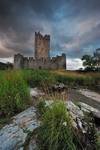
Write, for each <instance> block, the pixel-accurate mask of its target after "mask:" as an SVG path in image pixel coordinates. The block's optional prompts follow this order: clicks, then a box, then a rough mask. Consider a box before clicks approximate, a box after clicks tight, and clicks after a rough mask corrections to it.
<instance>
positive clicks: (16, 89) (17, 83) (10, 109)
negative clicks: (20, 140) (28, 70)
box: [0, 71, 30, 116]
mask: <svg viewBox="0 0 100 150" xmlns="http://www.w3.org/2000/svg"><path fill="white" fill-rule="evenodd" d="M29 99H30V95H29V89H28V87H27V84H26V83H25V81H24V80H23V78H22V77H21V73H20V72H13V71H12V72H11V71H10V72H9V71H7V72H6V73H5V74H4V76H2V78H0V110H1V112H2V114H4V115H6V116H11V115H14V114H15V113H17V112H20V111H22V110H23V109H25V108H26V107H27V105H28V104H29Z"/></svg>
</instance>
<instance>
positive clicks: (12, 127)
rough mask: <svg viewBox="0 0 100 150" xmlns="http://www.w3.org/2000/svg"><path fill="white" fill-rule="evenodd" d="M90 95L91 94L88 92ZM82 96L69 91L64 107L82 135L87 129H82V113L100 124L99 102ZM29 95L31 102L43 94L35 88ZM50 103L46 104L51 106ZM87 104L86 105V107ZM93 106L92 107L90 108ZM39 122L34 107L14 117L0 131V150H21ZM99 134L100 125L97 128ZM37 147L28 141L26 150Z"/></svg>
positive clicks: (32, 141) (33, 141) (79, 93)
mask: <svg viewBox="0 0 100 150" xmlns="http://www.w3.org/2000/svg"><path fill="white" fill-rule="evenodd" d="M90 93H91V92H90ZM90 93H89V96H88V95H86V94H84V92H82V91H79V90H77V89H71V90H69V91H68V100H67V101H66V103H65V104H66V107H67V109H68V110H69V111H70V112H71V114H72V117H73V126H74V127H75V128H77V129H80V130H81V132H82V133H83V134H84V133H86V132H87V131H86V130H87V129H86V126H85V127H84V128H83V123H82V119H83V118H84V113H83V112H92V113H93V115H94V119H95V120H96V121H97V122H99V123H100V111H99V110H100V102H99V100H98V99H97V100H96V98H95V100H94V98H93V97H92V96H93V95H92V94H93V93H92V94H91V96H90ZM30 94H31V96H32V98H33V100H34V99H35V98H37V97H39V96H41V95H43V93H42V92H41V91H40V90H38V89H37V88H35V89H31V90H30ZM73 102H75V103H76V102H79V105H80V106H81V108H80V107H79V106H77V105H75V104H74V103H73ZM51 103H52V102H50V103H48V102H47V104H49V105H51ZM87 104H88V105H87ZM91 106H93V107H91ZM39 124H40V122H39V121H38V119H37V115H36V108H35V107H34V106H32V107H30V108H28V109H27V110H25V111H23V112H22V113H20V114H18V115H16V116H14V117H13V118H12V122H11V123H10V124H8V125H6V126H4V127H3V128H2V129H1V130H0V150H23V149H24V148H25V147H24V145H25V143H26V140H27V138H28V136H29V135H30V134H31V133H32V132H33V131H34V130H35V129H36V128H37V127H39ZM97 129H98V131H99V132H100V124H98V127H97ZM36 149H37V146H36V143H35V140H33V138H32V140H30V141H29V145H28V147H27V150H36Z"/></svg>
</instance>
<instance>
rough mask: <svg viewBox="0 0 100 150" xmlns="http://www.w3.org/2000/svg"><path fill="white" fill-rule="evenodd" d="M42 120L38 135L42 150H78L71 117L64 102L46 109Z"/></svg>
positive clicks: (55, 103) (56, 103)
mask: <svg viewBox="0 0 100 150" xmlns="http://www.w3.org/2000/svg"><path fill="white" fill-rule="evenodd" d="M41 106H43V104H42V105H41ZM42 110H43V109H42ZM41 119H42V123H41V127H40V128H39V129H38V135H37V137H38V143H39V149H40V150H47V149H48V150H61V149H63V150H76V146H75V144H74V135H73V132H72V121H71V117H70V114H69V113H68V111H67V109H66V107H65V105H64V103H63V102H62V101H56V102H54V103H53V104H52V105H51V107H48V109H44V113H43V112H42V116H41Z"/></svg>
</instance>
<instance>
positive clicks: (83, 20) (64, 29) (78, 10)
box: [0, 0, 100, 69]
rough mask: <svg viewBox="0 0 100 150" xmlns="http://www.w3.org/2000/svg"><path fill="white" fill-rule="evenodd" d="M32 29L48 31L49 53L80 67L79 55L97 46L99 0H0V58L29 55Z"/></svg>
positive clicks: (99, 12) (32, 34) (32, 49)
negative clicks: (63, 55)
mask: <svg viewBox="0 0 100 150" xmlns="http://www.w3.org/2000/svg"><path fill="white" fill-rule="evenodd" d="M35 31H41V32H42V33H43V34H45V33H47V34H50V35H51V55H56V54H58V55H59V54H61V53H62V52H63V53H66V56H67V64H68V67H69V68H70V69H76V68H78V67H81V61H80V58H81V57H82V55H84V54H92V52H93V51H94V50H95V48H98V47H100V0H0V60H2V58H4V59H3V60H4V61H5V60H6V58H8V57H10V58H9V60H11V57H13V55H14V54H15V53H22V54H24V55H27V56H32V55H33V51H34V32H35Z"/></svg>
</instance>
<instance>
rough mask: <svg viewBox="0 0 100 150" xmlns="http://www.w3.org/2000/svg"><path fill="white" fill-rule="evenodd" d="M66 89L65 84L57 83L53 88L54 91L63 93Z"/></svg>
mask: <svg viewBox="0 0 100 150" xmlns="http://www.w3.org/2000/svg"><path fill="white" fill-rule="evenodd" d="M65 88H66V87H65V85H64V84H63V83H57V84H55V85H53V86H52V89H53V91H63V90H64V89H65Z"/></svg>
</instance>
